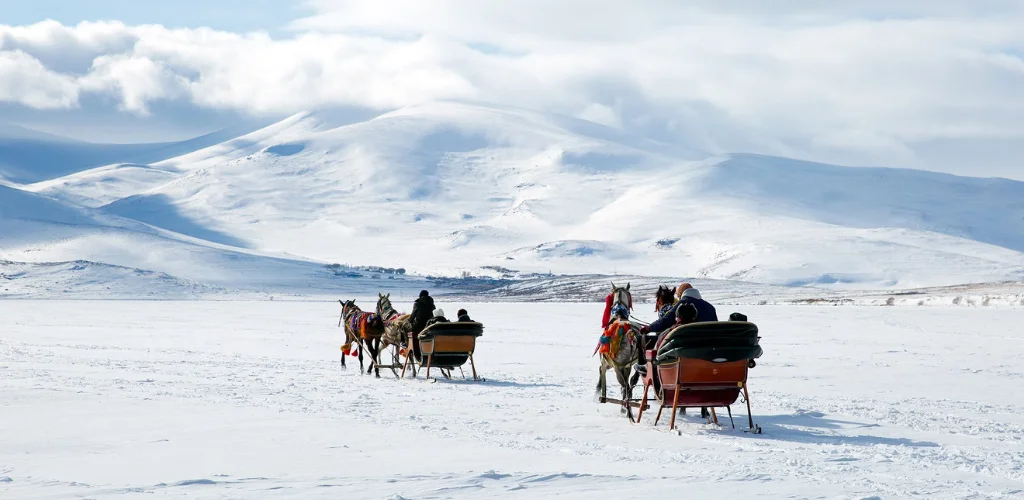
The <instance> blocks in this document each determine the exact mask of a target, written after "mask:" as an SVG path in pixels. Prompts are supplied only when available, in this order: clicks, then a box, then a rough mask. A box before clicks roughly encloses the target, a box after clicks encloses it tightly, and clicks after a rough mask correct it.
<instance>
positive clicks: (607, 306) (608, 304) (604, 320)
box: [601, 293, 612, 328]
mask: <svg viewBox="0 0 1024 500" xmlns="http://www.w3.org/2000/svg"><path fill="white" fill-rule="evenodd" d="M611 317H612V294H610V293H609V294H608V296H607V297H605V298H604V315H603V316H601V328H608V321H609V320H611Z"/></svg>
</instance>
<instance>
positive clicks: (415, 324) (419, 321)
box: [409, 290, 434, 333]
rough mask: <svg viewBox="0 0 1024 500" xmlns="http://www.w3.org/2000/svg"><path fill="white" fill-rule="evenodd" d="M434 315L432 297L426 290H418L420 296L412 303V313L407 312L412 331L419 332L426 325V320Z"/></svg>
mask: <svg viewBox="0 0 1024 500" xmlns="http://www.w3.org/2000/svg"><path fill="white" fill-rule="evenodd" d="M433 315H434V298H433V297H431V296H430V293H429V292H427V291H426V290H421V291H420V296H419V298H418V299H416V300H415V301H414V302H413V303H412V313H411V314H409V323H410V324H411V326H412V331H413V333H419V332H421V331H423V329H424V328H426V327H427V321H429V320H430V318H431V317H432V316H433Z"/></svg>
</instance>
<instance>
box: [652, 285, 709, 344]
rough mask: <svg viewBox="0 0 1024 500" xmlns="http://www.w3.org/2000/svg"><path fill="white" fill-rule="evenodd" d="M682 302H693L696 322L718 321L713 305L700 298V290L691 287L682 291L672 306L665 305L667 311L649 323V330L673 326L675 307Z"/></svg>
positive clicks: (659, 329)
mask: <svg viewBox="0 0 1024 500" xmlns="http://www.w3.org/2000/svg"><path fill="white" fill-rule="evenodd" d="M682 304H693V307H696V308H697V321H698V322H702V321H718V313H717V312H716V311H715V306H713V305H711V303H710V302H708V301H706V300H704V299H703V298H701V296H700V292H698V291H697V290H695V289H693V288H691V289H689V290H686V291H685V292H683V296H682V297H681V298H680V299H679V301H678V302H676V303H675V304H673V305H672V306H666V308H668V311H666V312H665V314H662V315H661V317H659V318H658V319H656V320H655V321H654V322H653V323H651V332H654V333H661V332H663V331H665V330H668V329H669V328H671V327H672V326H674V325H675V324H676V309H678V308H679V306H680V305H682ZM662 310H663V311H665V308H662Z"/></svg>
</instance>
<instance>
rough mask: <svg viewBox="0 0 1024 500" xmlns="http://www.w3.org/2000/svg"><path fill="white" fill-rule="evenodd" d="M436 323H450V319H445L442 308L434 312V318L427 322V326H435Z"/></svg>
mask: <svg viewBox="0 0 1024 500" xmlns="http://www.w3.org/2000/svg"><path fill="white" fill-rule="evenodd" d="M434 323H450V321H448V318H446V317H444V311H443V310H442V309H441V308H437V309H435V310H434V317H433V318H430V319H429V320H427V326H430V325H433V324H434Z"/></svg>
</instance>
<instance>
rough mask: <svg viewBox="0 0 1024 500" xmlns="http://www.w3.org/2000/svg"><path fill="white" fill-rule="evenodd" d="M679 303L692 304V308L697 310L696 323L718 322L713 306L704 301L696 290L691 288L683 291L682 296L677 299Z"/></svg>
mask: <svg viewBox="0 0 1024 500" xmlns="http://www.w3.org/2000/svg"><path fill="white" fill-rule="evenodd" d="M679 302H680V303H683V304H693V307H696V308H697V321H701V322H703V321H718V312H717V311H715V306H713V305H711V303H710V302H708V301H706V300H704V298H703V297H701V296H700V292H699V291H697V289H696V288H692V287H691V288H687V289H686V290H684V291H683V294H682V296H681V297H679Z"/></svg>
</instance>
